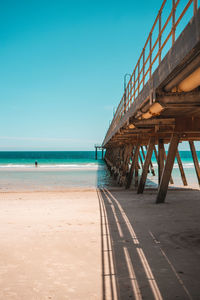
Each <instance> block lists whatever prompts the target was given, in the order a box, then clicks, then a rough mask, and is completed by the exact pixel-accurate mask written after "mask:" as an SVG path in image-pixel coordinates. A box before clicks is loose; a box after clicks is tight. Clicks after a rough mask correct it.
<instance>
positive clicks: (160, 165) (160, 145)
mask: <svg viewBox="0 0 200 300" xmlns="http://www.w3.org/2000/svg"><path fill="white" fill-rule="evenodd" d="M164 151H165V149H164V144H163V140H162V139H159V140H158V158H157V161H158V182H159V183H160V181H161V176H162V172H163V169H164V159H165V155H164Z"/></svg>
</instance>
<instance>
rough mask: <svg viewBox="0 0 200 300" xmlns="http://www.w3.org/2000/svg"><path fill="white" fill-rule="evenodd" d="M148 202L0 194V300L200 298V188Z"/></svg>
mask: <svg viewBox="0 0 200 300" xmlns="http://www.w3.org/2000/svg"><path fill="white" fill-rule="evenodd" d="M155 198H156V191H155V190H154V191H152V190H147V191H145V192H144V195H137V194H136V192H135V191H133V190H130V191H124V190H123V189H112V190H109V191H108V190H106V189H101V190H99V191H96V190H68V191H66V192H33V193H25V192H23V193H20V192H16V193H14V192H11V193H1V194H0V300H8V299H9V300H11V299H12V300H15V299H18V300H32V299H34V300H45V299H54V300H63V299H77V300H79V299H84V300H88V299H105V300H108V299H122V300H123V299H125V300H126V299H137V300H140V299H147V300H151V299H156V300H162V299H166V300H175V299H180V300H184V299H194V300H199V299H200V222H199V220H200V213H199V212H200V191H199V190H198V191H197V190H182V191H175V190H171V191H169V192H168V195H167V199H166V203H165V204H161V205H156V204H154V201H155ZM99 204H100V205H99ZM102 275H103V276H102Z"/></svg>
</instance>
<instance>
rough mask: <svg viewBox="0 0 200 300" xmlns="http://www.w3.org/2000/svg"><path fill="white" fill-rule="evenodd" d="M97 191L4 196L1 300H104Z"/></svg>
mask: <svg viewBox="0 0 200 300" xmlns="http://www.w3.org/2000/svg"><path fill="white" fill-rule="evenodd" d="M100 251H101V247H100V226H99V206H98V199H97V194H96V191H95V190H84V191H82V190H71V191H68V192H33V193H1V194H0V299H1V300H8V299H10V300H11V299H12V300H15V299H19V300H32V299H34V300H40V299H41V300H44V299H56V300H62V299H100V298H101V261H100V259H101V252H100Z"/></svg>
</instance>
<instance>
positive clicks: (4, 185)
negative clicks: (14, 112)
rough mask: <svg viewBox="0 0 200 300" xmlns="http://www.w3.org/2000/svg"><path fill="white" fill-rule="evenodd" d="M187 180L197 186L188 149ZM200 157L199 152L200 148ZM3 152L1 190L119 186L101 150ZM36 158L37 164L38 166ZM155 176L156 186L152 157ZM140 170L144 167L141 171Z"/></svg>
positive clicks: (150, 181)
mask: <svg viewBox="0 0 200 300" xmlns="http://www.w3.org/2000/svg"><path fill="white" fill-rule="evenodd" d="M180 155H181V158H182V162H183V166H184V170H185V174H186V177H187V180H188V184H189V185H192V186H198V182H197V178H196V174H195V170H194V165H193V161H192V157H191V153H190V152H189V151H180ZM198 156H199V158H200V152H198ZM98 158H99V159H98V160H95V152H94V151H63V152H58V151H56V152H46V151H45V152H0V191H8V190H12V191H15V190H17V191H19V190H20V191H35V190H39V191H42V190H65V189H67V188H69V187H72V188H74V187H77V188H78V187H88V188H95V187H97V186H117V184H116V182H115V181H114V180H113V178H111V177H110V174H109V172H108V170H107V167H106V165H105V163H104V162H103V161H102V159H100V158H101V152H99V153H98ZM35 161H37V162H38V167H37V168H36V167H35V165H34V164H35ZM152 162H153V166H154V169H155V172H156V176H152V174H151V173H149V174H148V180H147V186H153V187H156V186H157V181H158V177H157V174H158V168H157V163H156V159H155V157H154V156H153V157H152ZM139 173H141V170H140V171H139ZM172 176H173V179H174V183H175V185H178V186H180V185H182V181H181V177H180V172H179V168H178V164H177V162H176V161H175V164H174V168H173V174H172Z"/></svg>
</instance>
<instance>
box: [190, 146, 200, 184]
mask: <svg viewBox="0 0 200 300" xmlns="http://www.w3.org/2000/svg"><path fill="white" fill-rule="evenodd" d="M189 144H190V150H191V152H192V158H193V161H194V166H195V171H196V174H197V179H198V182H199V185H200V167H199V161H198V157H197V153H196V150H195V146H194V142H193V141H189Z"/></svg>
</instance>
